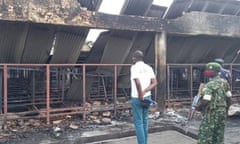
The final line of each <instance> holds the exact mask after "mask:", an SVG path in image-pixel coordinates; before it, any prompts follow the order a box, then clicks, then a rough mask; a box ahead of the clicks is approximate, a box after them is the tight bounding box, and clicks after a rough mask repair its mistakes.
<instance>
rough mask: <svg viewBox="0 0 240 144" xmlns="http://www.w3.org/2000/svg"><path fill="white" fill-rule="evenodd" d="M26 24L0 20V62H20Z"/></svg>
mask: <svg viewBox="0 0 240 144" xmlns="http://www.w3.org/2000/svg"><path fill="white" fill-rule="evenodd" d="M27 28H28V26H27V25H26V24H24V23H10V22H0V63H20V60H21V57H22V53H23V50H24V45H25V39H26V35H27Z"/></svg>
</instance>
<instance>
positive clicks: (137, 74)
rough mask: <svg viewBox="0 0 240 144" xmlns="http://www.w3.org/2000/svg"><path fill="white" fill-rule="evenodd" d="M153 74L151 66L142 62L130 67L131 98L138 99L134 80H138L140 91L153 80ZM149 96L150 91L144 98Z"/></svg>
mask: <svg viewBox="0 0 240 144" xmlns="http://www.w3.org/2000/svg"><path fill="white" fill-rule="evenodd" d="M155 77H156V76H155V74H154V72H153V69H152V67H151V66H149V65H147V64H145V63H144V62H143V61H138V62H136V63H135V64H134V65H132V67H131V75H130V79H131V96H132V97H134V98H138V91H137V87H136V84H135V81H134V79H136V78H138V79H139V80H140V83H141V86H142V90H144V89H145V88H147V87H148V86H149V85H150V84H151V79H152V78H155ZM149 95H151V91H149V92H147V93H146V94H145V95H144V97H146V96H149Z"/></svg>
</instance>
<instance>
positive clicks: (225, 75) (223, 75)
mask: <svg viewBox="0 0 240 144" xmlns="http://www.w3.org/2000/svg"><path fill="white" fill-rule="evenodd" d="M215 62H216V63H218V64H220V65H221V71H220V73H219V76H220V78H223V79H225V80H227V81H228V83H229V84H230V83H231V77H232V76H231V72H230V71H229V70H228V69H225V68H224V67H223V63H224V60H223V59H221V58H216V59H215Z"/></svg>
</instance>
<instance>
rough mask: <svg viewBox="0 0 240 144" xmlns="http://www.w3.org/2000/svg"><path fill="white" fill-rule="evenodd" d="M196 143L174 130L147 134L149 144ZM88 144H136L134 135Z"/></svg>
mask: <svg viewBox="0 0 240 144" xmlns="http://www.w3.org/2000/svg"><path fill="white" fill-rule="evenodd" d="M160 142H162V143H164V144H196V142H197V141H196V140H195V139H193V138H191V137H188V136H186V135H183V134H181V133H179V132H177V131H174V130H167V131H162V132H156V133H151V134H149V144H159V143H160ZM88 144H137V140H136V136H132V137H125V138H120V139H112V140H106V141H100V142H94V143H88Z"/></svg>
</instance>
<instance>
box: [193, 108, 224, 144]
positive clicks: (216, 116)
mask: <svg viewBox="0 0 240 144" xmlns="http://www.w3.org/2000/svg"><path fill="white" fill-rule="evenodd" d="M225 123H226V110H224V109H221V110H219V111H211V112H207V113H205V115H204V118H203V120H202V123H201V125H200V128H199V134H198V144H224V128H225Z"/></svg>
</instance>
